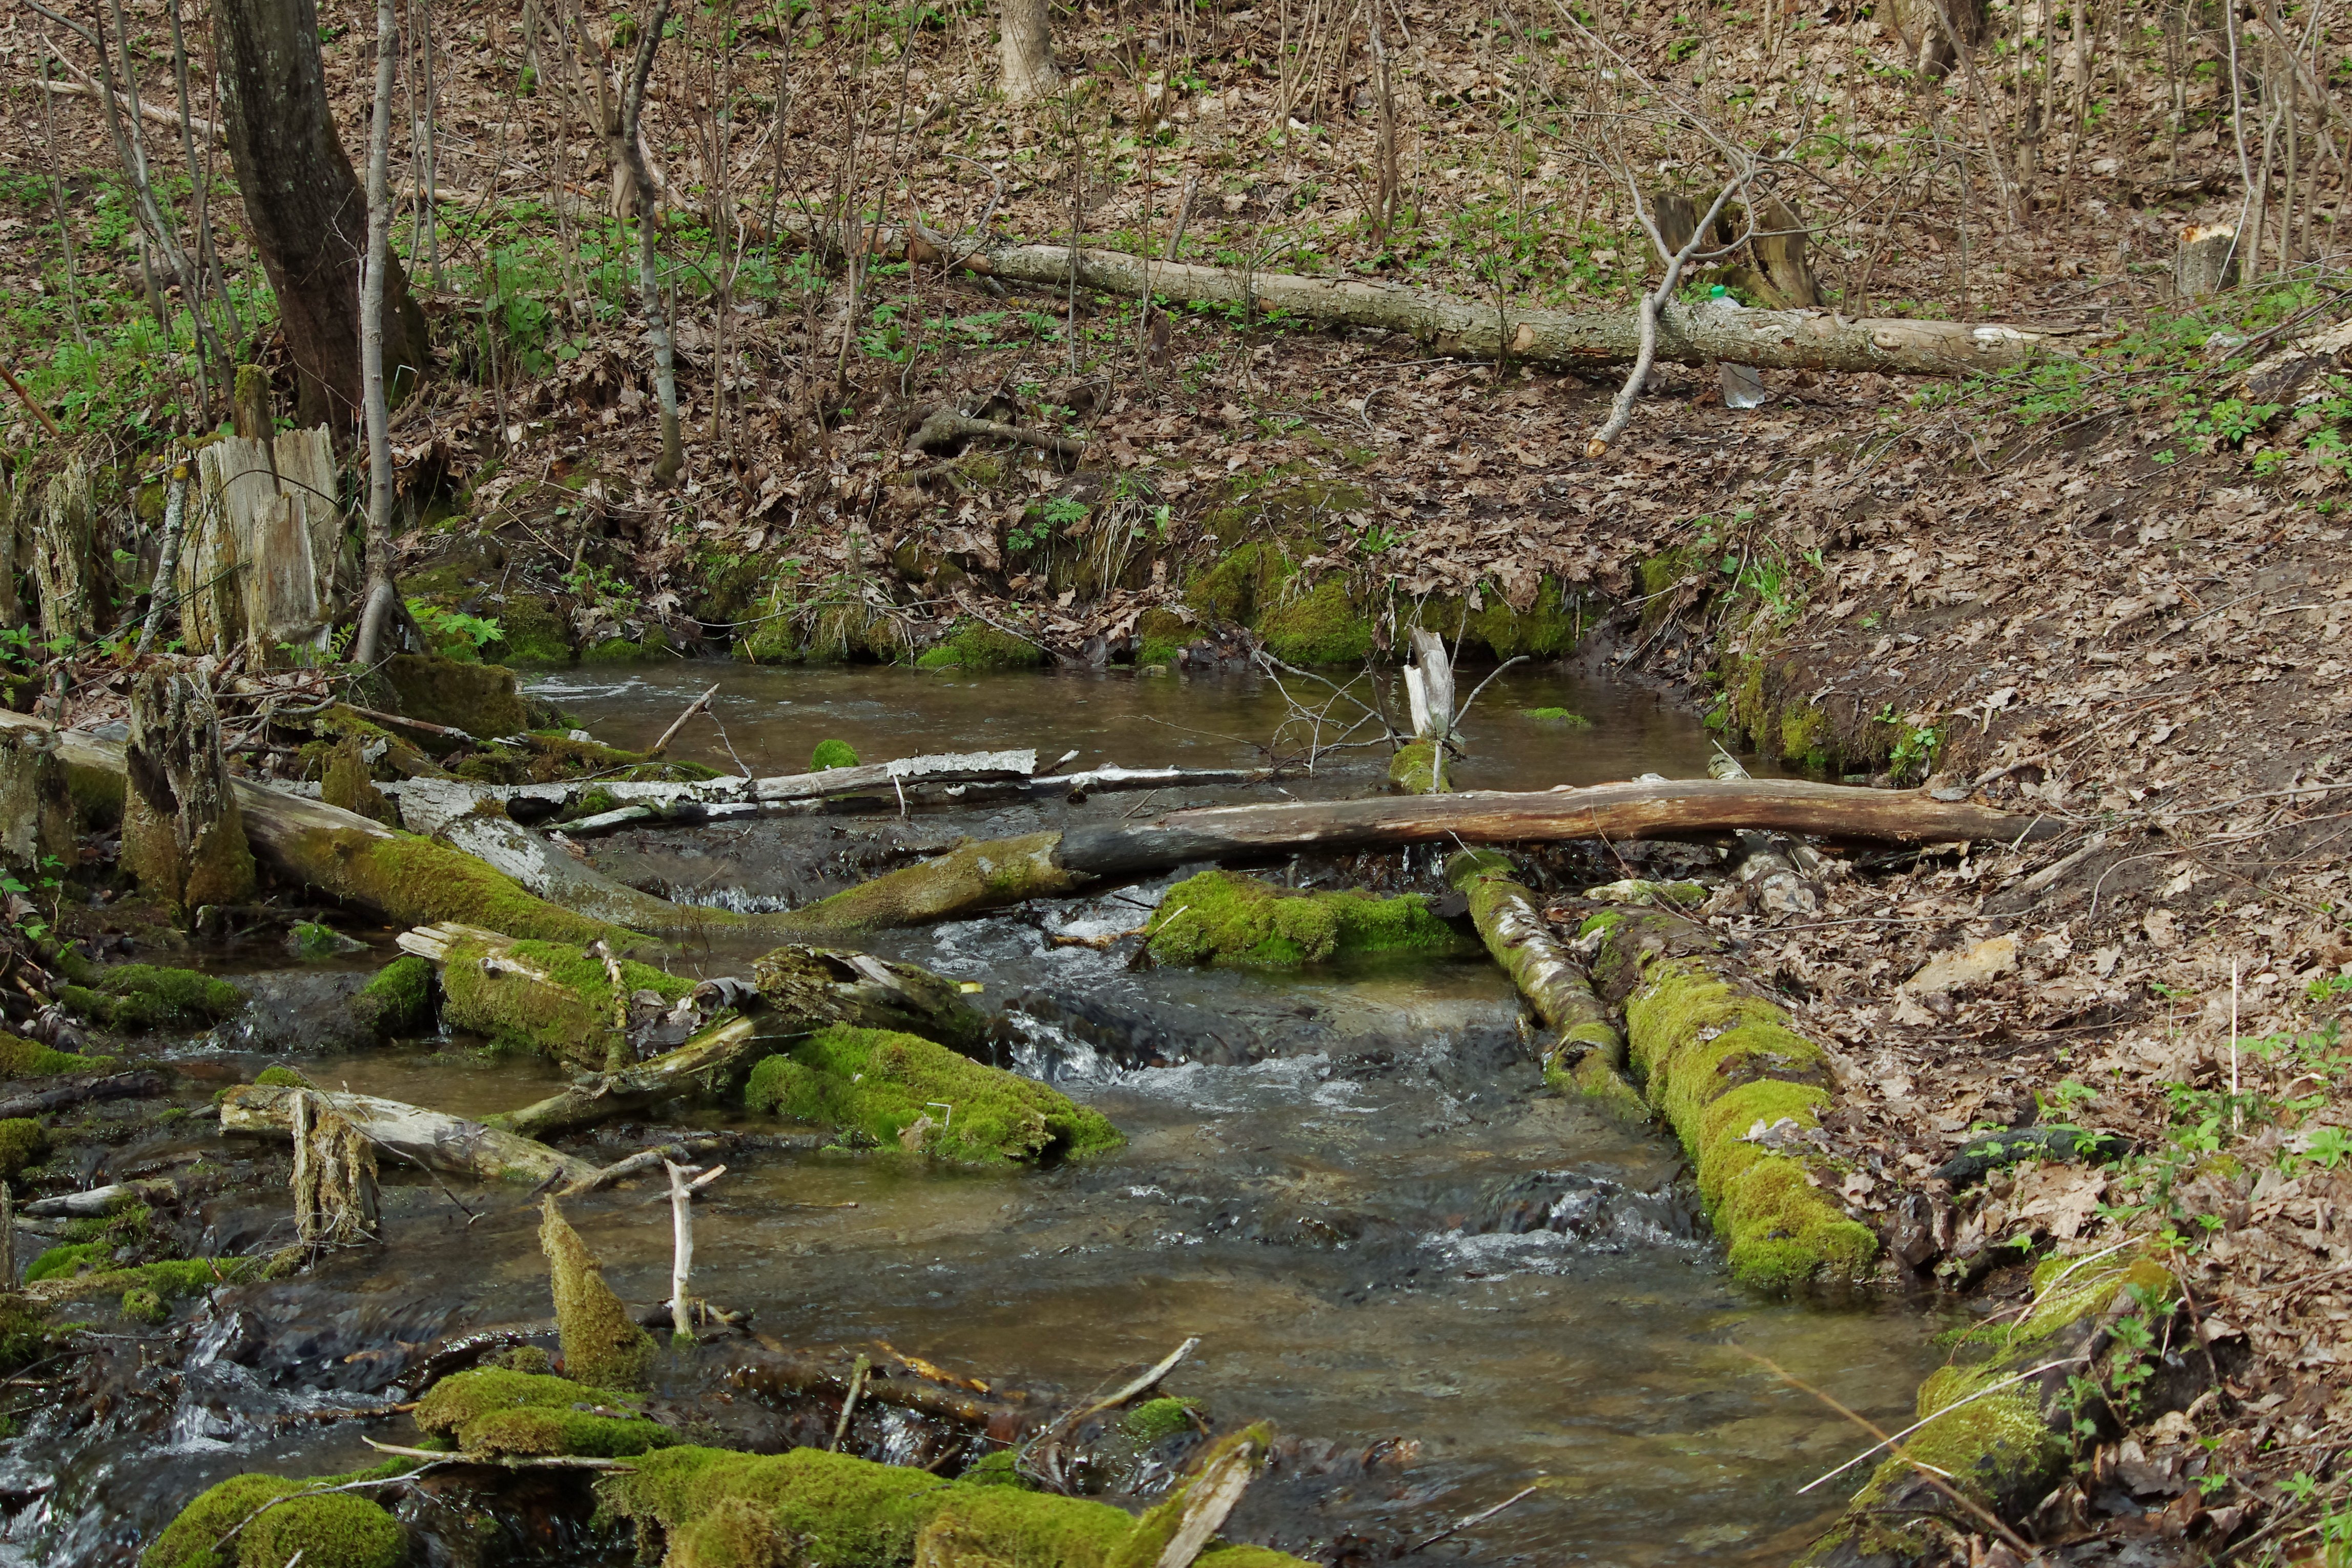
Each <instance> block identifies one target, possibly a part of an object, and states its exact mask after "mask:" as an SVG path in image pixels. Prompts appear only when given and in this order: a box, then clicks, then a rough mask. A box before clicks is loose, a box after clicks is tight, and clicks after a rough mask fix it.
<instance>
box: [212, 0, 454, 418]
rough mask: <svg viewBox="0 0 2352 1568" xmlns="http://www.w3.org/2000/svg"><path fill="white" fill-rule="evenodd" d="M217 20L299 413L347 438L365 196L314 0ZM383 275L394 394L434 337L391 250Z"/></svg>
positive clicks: (242, 177) (239, 164)
mask: <svg viewBox="0 0 2352 1568" xmlns="http://www.w3.org/2000/svg"><path fill="white" fill-rule="evenodd" d="M215 26H216V28H217V31H218V37H219V51H220V86H221V100H222V110H223V112H222V120H223V121H224V125H223V129H224V131H225V132H226V140H227V142H228V152H229V161H230V163H232V164H234V165H235V167H236V183H237V188H238V190H240V191H241V192H242V193H243V194H244V196H245V210H246V220H247V225H248V226H250V228H251V229H252V232H253V238H254V244H255V246H256V247H257V249H258V250H259V251H260V252H261V263H262V266H263V268H265V269H266V270H267V271H268V274H269V286H270V289H271V291H272V292H274V293H275V294H276V295H277V297H278V313H279V318H280V320H281V321H282V322H283V325H284V329H285V333H286V346H287V350H288V353H289V355H290V356H291V357H292V359H293V361H294V369H295V374H296V377H297V382H298V386H299V396H298V403H299V417H300V420H301V423H302V424H304V425H306V426H310V425H325V426H329V427H330V428H331V429H332V430H333V431H334V432H335V433H336V435H337V437H339V438H343V439H347V438H348V437H349V433H350V432H351V430H352V426H354V425H355V424H356V423H357V422H358V419H359V412H360V404H361V390H360V260H361V252H362V246H363V245H364V243H365V240H366V233H367V227H366V226H367V207H366V204H365V202H364V200H363V198H362V195H361V192H360V184H359V179H358V177H357V176H356V175H355V174H353V173H352V161H351V159H350V157H349V156H347V155H346V154H345V153H344V152H343V144H342V142H341V139H340V138H339V137H338V136H337V135H336V133H335V121H334V114H333V111H332V110H331V108H330V107H329V104H328V101H327V82H326V76H325V71H324V67H323V65H322V64H321V62H320V57H319V16H318V11H317V8H316V6H315V5H313V4H312V0H224V3H223V4H222V5H221V6H220V7H219V9H218V10H217V11H216V12H215ZM383 287H384V294H383V299H384V310H383V352H384V365H385V367H386V374H387V376H388V377H389V378H390V386H389V389H388V390H389V391H390V393H391V394H392V395H393V396H394V398H398V397H401V396H404V395H406V394H407V393H408V392H409V391H410V390H412V389H413V388H414V387H415V384H416V382H417V380H418V378H420V377H421V376H422V375H423V374H425V368H426V366H427V365H428V363H430V346H429V340H428V339H427V337H426V334H425V312H424V311H423V310H421V309H419V308H418V306H417V304H416V302H415V300H414V299H412V298H411V297H410V295H409V292H408V278H407V274H406V273H405V272H404V271H403V270H402V268H401V266H400V263H399V261H398V259H397V258H388V259H387V261H386V263H385V268H384V276H383Z"/></svg>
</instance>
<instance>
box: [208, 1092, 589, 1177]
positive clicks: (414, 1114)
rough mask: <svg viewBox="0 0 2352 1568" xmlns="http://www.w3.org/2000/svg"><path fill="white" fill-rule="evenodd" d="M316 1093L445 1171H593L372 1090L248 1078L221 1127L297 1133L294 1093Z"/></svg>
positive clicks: (376, 1136)
mask: <svg viewBox="0 0 2352 1568" xmlns="http://www.w3.org/2000/svg"><path fill="white" fill-rule="evenodd" d="M300 1093H310V1094H316V1095H318V1097H319V1098H320V1100H324V1101H325V1102H326V1103H327V1105H328V1106H329V1107H330V1108H331V1110H334V1111H335V1112H336V1113H337V1114H339V1115H341V1117H343V1118H344V1119H345V1120H346V1121H350V1122H351V1123H352V1125H353V1126H355V1127H357V1128H358V1129H359V1130H360V1131H361V1133H362V1135H364V1136H365V1137H366V1138H367V1139H368V1141H369V1142H371V1143H373V1144H374V1145H375V1146H376V1147H377V1148H378V1149H379V1150H382V1151H384V1152H389V1153H391V1154H393V1155H394V1157H396V1158H399V1159H404V1160H407V1161H410V1162H412V1163H415V1164H418V1165H422V1166H424V1167H425V1169H426V1170H430V1171H437V1172H439V1173H442V1174H443V1175H449V1176H464V1177H467V1178H469V1179H471V1180H474V1181H481V1182H512V1183H516V1184H520V1185H522V1186H527V1187H536V1186H541V1185H543V1184H551V1183H558V1182H561V1183H571V1182H576V1181H580V1180H582V1179H583V1178H585V1177H588V1176H592V1175H594V1174H595V1173H596V1167H595V1166H594V1165H593V1164H592V1163H589V1162H587V1161H585V1160H579V1159H574V1158H573V1157H572V1156H571V1155H569V1154H565V1153H562V1152H559V1151H557V1150H554V1149H551V1148H549V1147H548V1146H547V1145H546V1144H544V1143H539V1142H532V1141H531V1140H530V1139H529V1138H521V1137H518V1136H516V1135H515V1134H514V1133H511V1132H505V1131H499V1129H497V1128H495V1127H485V1126H483V1125H482V1124H481V1123H480V1122H478V1121H467V1120H466V1119H465V1118H464V1117H462V1116H451V1115H448V1114H446V1112H443V1111H438V1110H425V1108H424V1107H422V1106H416V1105H408V1104H404V1103H403V1102H402V1101H400V1100H379V1099H377V1098H375V1097H374V1096H373V1095H366V1094H341V1093H327V1092H323V1091H320V1090H315V1089H310V1090H305V1089H291V1088H288V1087H285V1086H282V1085H278V1084H262V1083H249V1084H244V1085H241V1086H239V1087H238V1088H236V1089H230V1090H229V1091H228V1092H227V1093H226V1094H225V1095H223V1096H222V1097H221V1131H224V1132H261V1133H270V1134H275V1135H277V1136H280V1137H291V1136H292V1135H293V1131H294V1107H293V1099H294V1096H295V1095H297V1094H300Z"/></svg>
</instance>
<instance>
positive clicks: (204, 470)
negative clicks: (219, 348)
mask: <svg viewBox="0 0 2352 1568" xmlns="http://www.w3.org/2000/svg"><path fill="white" fill-rule="evenodd" d="M264 412H265V413H266V410H265V411H264ZM241 417H242V415H241ZM265 429H266V426H265ZM196 468H197V490H198V495H197V501H196V507H195V515H194V516H193V517H192V518H190V519H189V520H188V522H187V530H186V535H185V538H184V542H183V543H182V545H181V549H180V557H179V563H178V572H177V574H176V575H177V578H178V582H177V587H178V591H179V593H180V595H181V605H180V627H181V634H182V640H183V641H184V643H185V644H186V646H187V647H188V648H189V649H190V650H192V651H195V652H206V653H215V654H220V655H223V656H226V655H227V654H229V653H230V652H232V651H234V650H235V649H236V648H237V647H244V648H245V650H246V658H247V664H248V667H249V668H255V669H267V668H272V667H273V666H283V665H285V664H287V663H288V662H289V655H288V652H287V650H288V649H289V647H294V646H296V645H309V646H311V647H324V639H325V637H326V634H327V627H328V625H329V623H330V622H331V621H332V620H333V619H334V616H335V608H336V605H337V602H338V600H337V595H338V594H339V593H340V592H341V591H342V590H344V589H347V588H349V587H350V586H351V585H352V584H355V583H357V582H358V580H359V568H358V564H357V563H356V562H355V561H354V560H353V559H352V553H351V549H350V546H349V545H347V544H346V543H345V542H344V540H343V511H342V502H341V485H342V479H341V470H340V469H339V468H338V467H337V465H336V462H335V447H334V441H333V439H332V437H331V436H330V435H329V433H328V431H327V428H326V427H325V426H320V427H319V428H317V429H315V430H287V431H281V432H278V433H277V434H276V435H274V436H270V435H264V436H262V437H244V436H228V437H222V438H221V439H220V440H217V441H215V442H213V443H212V444H211V445H209V446H207V447H205V448H204V450H203V451H202V452H200V453H198V454H197V458H196ZM160 586H161V584H159V587H160Z"/></svg>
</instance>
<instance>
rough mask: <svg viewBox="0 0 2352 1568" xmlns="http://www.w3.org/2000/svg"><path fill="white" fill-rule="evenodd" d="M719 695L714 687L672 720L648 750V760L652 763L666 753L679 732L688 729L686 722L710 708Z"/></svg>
mask: <svg viewBox="0 0 2352 1568" xmlns="http://www.w3.org/2000/svg"><path fill="white" fill-rule="evenodd" d="M718 695H719V688H718V687H717V686H716V685H714V686H712V687H711V689H709V690H708V691H706V692H704V693H703V694H702V695H701V696H699V697H698V698H696V699H695V700H693V701H691V702H689V703H688V704H687V705H686V711H685V712H683V713H681V714H679V715H678V716H677V718H676V719H674V720H672V721H670V726H669V728H668V729H667V730H664V731H662V732H661V739H660V740H658V741H656V742H654V743H653V744H652V745H650V746H648V747H646V759H647V760H648V761H650V760H651V759H653V758H655V757H658V756H660V755H661V754H662V753H663V752H667V751H668V750H669V743H670V742H672V741H675V740H677V732H678V731H680V730H683V729H685V728H686V721H688V720H689V719H691V718H693V717H694V716H695V715H696V714H697V713H699V712H701V711H702V710H704V709H705V708H708V707H709V706H710V700H711V699H712V698H714V697H716V696H718Z"/></svg>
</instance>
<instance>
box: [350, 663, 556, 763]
mask: <svg viewBox="0 0 2352 1568" xmlns="http://www.w3.org/2000/svg"><path fill="white" fill-rule="evenodd" d="M383 679H384V680H385V682H386V683H387V684H388V685H390V686H391V688H392V690H393V695H394V700H396V702H397V703H398V705H399V709H400V711H401V712H403V713H404V714H406V715H407V716H408V717H409V718H411V719H422V720H424V721H425V722H426V723H428V724H444V725H447V726H448V727H450V728H451V729H456V730H463V731H465V732H466V733H467V734H468V735H471V736H472V737H474V739H476V740H478V741H487V740H490V739H492V738H493V737H495V736H499V735H513V734H519V733H520V732H521V731H525V730H528V729H530V722H531V721H530V709H529V708H528V707H527V706H526V705H525V704H524V702H523V700H522V698H521V697H520V695H519V694H517V692H516V690H515V674H514V671H513V670H511V669H509V668H506V667H505V666H503V665H496V664H461V663H459V662H458V661H457V660H456V659H452V658H441V657H440V656H439V655H437V654H418V653H400V654H394V655H393V656H392V658H390V659H388V660H387V661H385V664H384V667H383ZM426 749H427V750H432V749H436V748H435V747H434V746H433V745H431V744H428V745H427V748H426ZM440 749H444V750H446V747H442V748H440Z"/></svg>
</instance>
